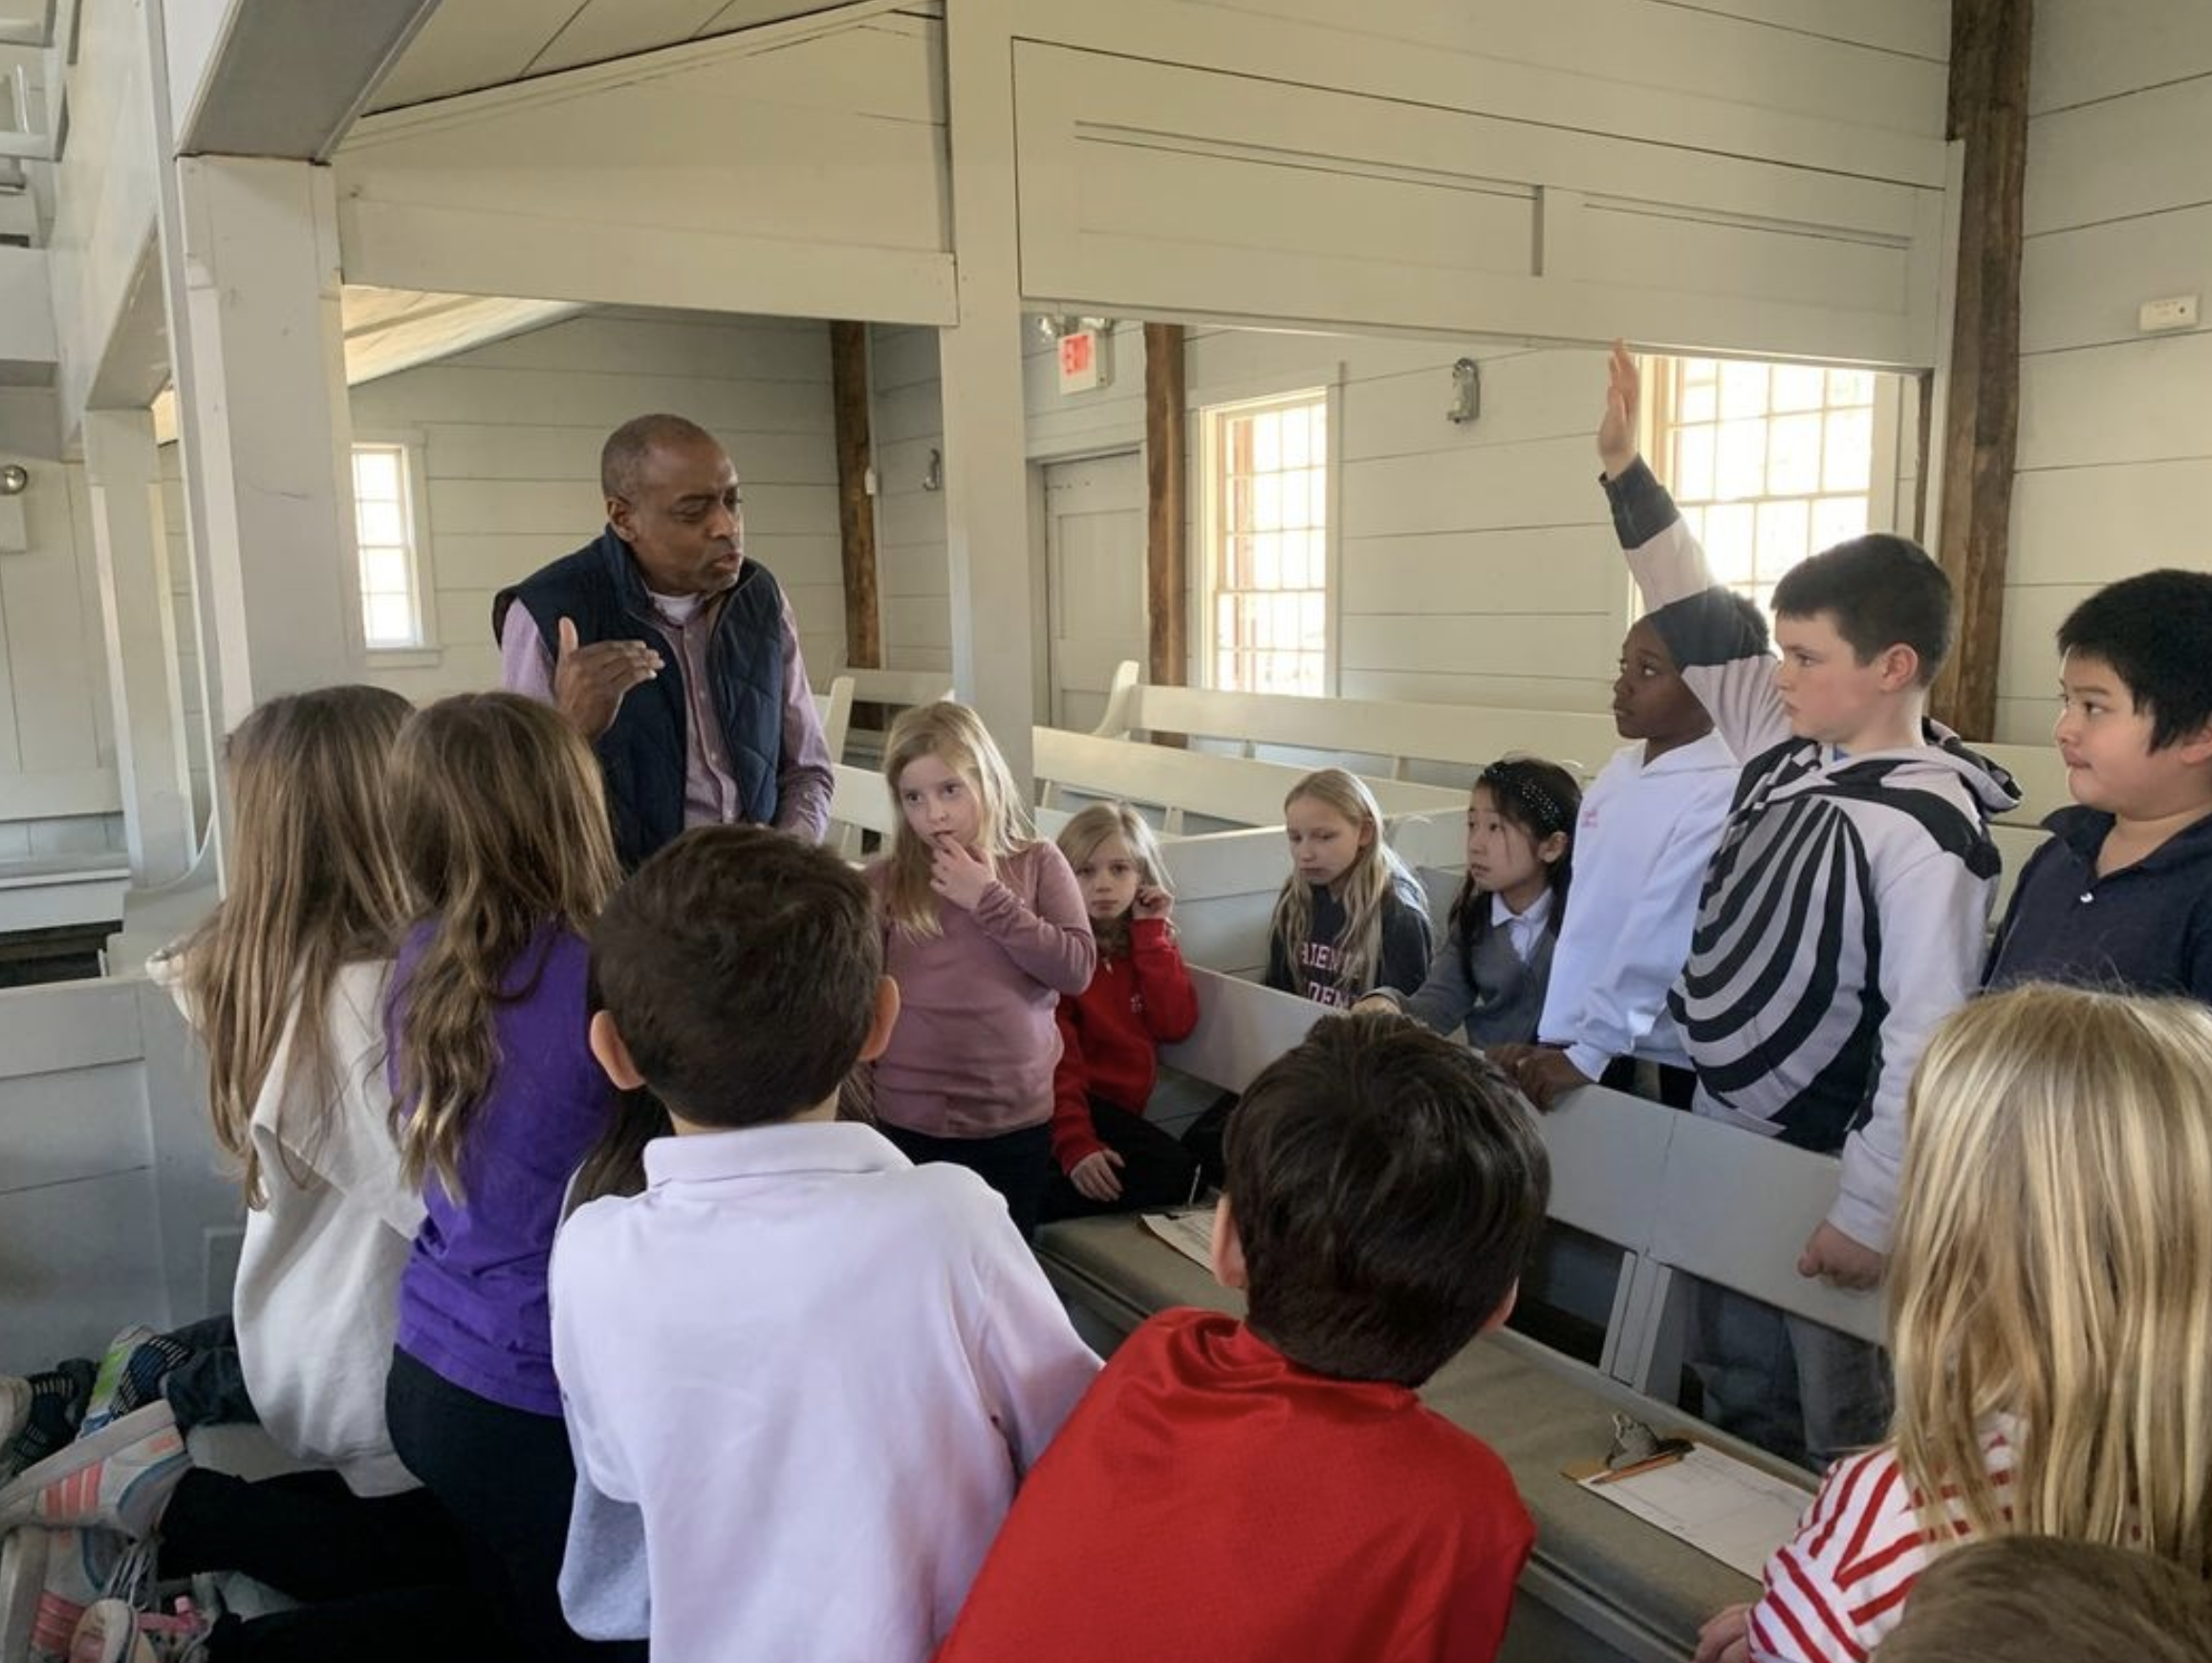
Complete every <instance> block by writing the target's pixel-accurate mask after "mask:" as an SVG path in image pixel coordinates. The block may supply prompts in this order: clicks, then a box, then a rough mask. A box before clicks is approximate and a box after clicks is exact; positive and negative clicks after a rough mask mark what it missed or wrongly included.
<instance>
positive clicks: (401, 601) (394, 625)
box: [366, 594, 415, 647]
mask: <svg viewBox="0 0 2212 1663" xmlns="http://www.w3.org/2000/svg"><path fill="white" fill-rule="evenodd" d="M366 633H367V636H368V642H369V645H371V646H373V647H383V646H401V647H405V646H412V645H414V643H415V609H414V607H413V606H411V605H410V604H408V600H407V597H406V596H405V595H403V594H373V595H371V596H370V597H369V602H368V616H367V620H366Z"/></svg>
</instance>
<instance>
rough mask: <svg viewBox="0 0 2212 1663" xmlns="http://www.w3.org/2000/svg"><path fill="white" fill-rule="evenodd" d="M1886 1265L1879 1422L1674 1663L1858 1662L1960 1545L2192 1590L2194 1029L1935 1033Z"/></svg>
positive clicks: (2034, 991) (2205, 1309)
mask: <svg viewBox="0 0 2212 1663" xmlns="http://www.w3.org/2000/svg"><path fill="white" fill-rule="evenodd" d="M1907 1124H1908V1131H1907V1138H1906V1147H1905V1167H1904V1184H1903V1189H1902V1192H1901V1200H1900V1203H1899V1206H1898V1227H1897V1241H1896V1247H1895V1250H1894V1252H1893V1253H1892V1256H1891V1262H1890V1314H1889V1333H1890V1351H1891V1354H1892V1356H1894V1357H1895V1359H1896V1362H1897V1387H1898V1411H1897V1419H1896V1422H1895V1424H1894V1426H1893V1427H1892V1429H1891V1434H1890V1437H1889V1440H1888V1441H1887V1442H1885V1443H1884V1444H1882V1445H1881V1446H1880V1447H1878V1448H1876V1449H1874V1450H1871V1451H1869V1452H1867V1453H1865V1454H1863V1455H1856V1456H1852V1457H1850V1458H1847V1459H1845V1460H1842V1461H1839V1462H1838V1463H1837V1464H1836V1465H1835V1466H1834V1468H1833V1469H1832V1470H1831V1471H1830V1473H1829V1475H1828V1478H1827V1480H1826V1482H1824V1483H1823V1484H1822V1486H1821V1489H1820V1493H1819V1495H1818V1496H1817V1497H1815V1498H1814V1500H1813V1502H1812V1505H1811V1509H1810V1510H1809V1511H1808V1512H1807V1513H1806V1516H1805V1522H1804V1523H1803V1524H1802V1525H1801V1526H1800V1527H1799V1529H1798V1533H1797V1536H1796V1538H1795V1540H1793V1541H1792V1542H1790V1543H1789V1545H1787V1546H1785V1547H1784V1548H1782V1550H1781V1551H1780V1552H1778V1553H1777V1554H1776V1555H1775V1556H1774V1558H1773V1559H1772V1560H1771V1561H1769V1562H1768V1564H1767V1576H1766V1583H1767V1591H1766V1593H1765V1595H1764V1596H1763V1597H1762V1598H1761V1599H1760V1601H1759V1603H1758V1604H1757V1605H1755V1606H1752V1607H1750V1608H1748V1609H1746V1608H1735V1609H1730V1610H1728V1611H1724V1612H1723V1613H1722V1614H1721V1615H1720V1616H1718V1617H1716V1618H1714V1620H1713V1621H1712V1622H1711V1623H1708V1624H1707V1625H1706V1627H1705V1631H1704V1634H1703V1636H1702V1642H1701V1645H1700V1647H1699V1652H1698V1656H1699V1658H1700V1660H1701V1663H1714V1660H1716V1659H1724V1660H1727V1663H1738V1660H1740V1659H1742V1658H1744V1657H1746V1655H1748V1656H1749V1657H1752V1658H1758V1659H1766V1660H1771V1663H1813V1660H1820V1663H1847V1660H1848V1663H1860V1660H1861V1659H1863V1658H1864V1657H1865V1656H1866V1655H1867V1653H1868V1652H1872V1651H1874V1650H1875V1649H1876V1647H1877V1646H1878V1645H1879V1644H1880V1643H1881V1641H1882V1639H1883V1637H1884V1636H1885V1635H1886V1634H1887V1633H1888V1632H1889V1631H1890V1630H1891V1629H1892V1628H1894V1627H1895V1626H1896V1625H1897V1623H1898V1619H1899V1618H1900V1616H1902V1615H1903V1614H1905V1613H1906V1611H1907V1610H1908V1609H1909V1603H1910V1597H1911V1594H1912V1591H1913V1587H1914V1583H1915V1581H1916V1579H1917V1578H1918V1577H1919V1574H1920V1573H1921V1571H1923V1570H1924V1569H1926V1568H1927V1567H1928V1566H1929V1565H1930V1564H1932V1563H1933V1562H1934V1561H1935V1560H1936V1559H1937V1558H1938V1557H1939V1556H1940V1555H1941V1554H1943V1553H1945V1552H1947V1551H1949V1550H1950V1549H1952V1548H1953V1547H1954V1546H1955V1545H1957V1544H1960V1543H1963V1542H1971V1541H1976V1540H1980V1539H1983V1538H1987V1537H1994V1536H2011V1535H2020V1536H2056V1537H2064V1538H2067V1539H2068V1540H2070V1541H2073V1542H2080V1543H2091V1544H2104V1545H2108V1546H2113V1547H2121V1548H2127V1549H2130V1550H2133V1551H2139V1552H2144V1553H2149V1554H2154V1555H2156V1556H2158V1558H2160V1559H2164V1560H2167V1561H2170V1562H2171V1563H2172V1564H2174V1565H2175V1566H2179V1568H2180V1569H2181V1570H2182V1571H2184V1572H2186V1573H2187V1574H2188V1575H2190V1576H2192V1577H2196V1578H2199V1579H2201V1578H2203V1577H2204V1576H2206V1575H2207V1573H2212V1453H2208V1452H2212V1388H2208V1384H2207V1371H2212V1358H2208V1356H2207V1352H2206V1349H2205V1343H2204V1342H2205V1336H2206V1335H2207V1334H2212V1011H2207V1010H2206V1009H2205V1008H2204V1007H2203V1006H2201V1005H2200V1004H2194V1003H2192V1002H2188V1001H2182V1000H2138V999H2129V998H2122V997H2119V996H2116V995H2113V994H2105V993H2089V992H2077V991H2073V990H2071V989H2065V988H2059V987H2052V986H2042V985H2029V986H2025V987H2021V988H2017V989H2015V990H2013V991H2011V992H2008V993H2001V994H1992V995H1989V996H1987V997H1985V998H1983V999H1980V1000H1977V1001H1976V1002H1974V1003H1973V1004H1969V1005H1967V1006H1965V1007H1964V1008H1963V1009H1962V1010H1960V1011H1959V1012H1957V1013H1956V1014H1955V1015H1953V1016H1952V1017H1951V1018H1950V1019H1949V1020H1948V1021H1947V1022H1945V1023H1944V1024H1943V1026H1941V1028H1939V1029H1938V1030H1937V1032H1936V1035H1935V1038H1934V1039H1933V1040H1932V1041H1931V1042H1930V1044H1929V1045H1928V1047H1927V1050H1926V1054H1925V1056H1924V1057H1923V1058H1922V1060H1921V1063H1920V1067H1919V1073H1918V1074H1917V1075H1916V1076H1915V1078H1914V1082H1913V1091H1912V1104H1911V1108H1910V1110H1909V1112H1908V1115H1907Z"/></svg>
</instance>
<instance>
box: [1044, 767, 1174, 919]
mask: <svg viewBox="0 0 2212 1663" xmlns="http://www.w3.org/2000/svg"><path fill="white" fill-rule="evenodd" d="M1109 837H1118V838H1120V839H1121V841H1122V843H1123V844H1124V845H1125V846H1126V847H1127V848H1128V850H1129V858H1130V859H1132V860H1134V861H1136V862H1137V871H1138V878H1137V881H1138V884H1139V886H1140V887H1142V888H1147V889H1162V890H1165V891H1167V893H1168V894H1170V895H1173V894H1174V893H1175V885H1173V884H1172V883H1170V882H1168V880H1167V862H1166V861H1165V860H1164V859H1162V858H1161V857H1160V839H1159V838H1157V837H1155V836H1154V835H1153V834H1152V828H1151V827H1150V826H1147V825H1146V824H1145V823H1144V816H1143V815H1141V814H1139V812H1138V811H1137V810H1135V809H1132V808H1131V807H1130V806H1129V805H1128V804H1127V803H1093V804H1092V805H1091V806H1090V807H1089V808H1087V809H1084V810H1080V811H1079V812H1078V813H1076V814H1075V816H1074V817H1073V819H1071V820H1070V821H1069V822H1068V823H1067V824H1066V825H1065V826H1063V827H1061V828H1060V835H1059V836H1058V837H1057V838H1055V839H1054V841H1055V842H1057V843H1058V844H1059V846H1060V853H1062V854H1065V855H1066V856H1067V857H1068V866H1069V868H1070V870H1071V871H1072V870H1073V869H1074V868H1076V867H1079V866H1081V865H1082V864H1083V863H1084V862H1085V861H1086V860H1089V859H1090V858H1091V857H1092V855H1094V854H1095V853H1097V852H1098V846H1099V845H1100V844H1101V843H1103V842H1105V841H1106V839H1107V838H1109ZM1091 933H1092V934H1093V935H1094V936H1095V937H1097V939H1098V951H1099V952H1100V953H1101V954H1102V955H1106V956H1108V957H1111V956H1112V955H1114V954H1117V953H1120V952H1124V951H1126V950H1127V948H1128V946H1129V914H1128V913H1127V912H1124V913H1123V914H1122V915H1121V916H1120V917H1119V918H1109V919H1107V920H1105V921H1103V922H1101V921H1100V920H1099V919H1097V918H1093V919H1092V920H1091Z"/></svg>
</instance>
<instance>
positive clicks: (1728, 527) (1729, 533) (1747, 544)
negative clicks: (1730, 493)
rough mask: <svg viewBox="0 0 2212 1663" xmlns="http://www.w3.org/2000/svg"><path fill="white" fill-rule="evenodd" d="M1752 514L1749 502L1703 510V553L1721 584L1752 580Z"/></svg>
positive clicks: (1721, 505) (1726, 504)
mask: <svg viewBox="0 0 2212 1663" xmlns="http://www.w3.org/2000/svg"><path fill="white" fill-rule="evenodd" d="M1751 516H1752V508H1751V505H1750V504H1748V503H1724V504H1718V505H1716V506H1714V507H1713V508H1707V509H1706V510H1705V555H1706V558H1708V559H1709V560H1711V562H1712V564H1713V575H1714V576H1715V577H1717V578H1719V579H1720V580H1721V581H1722V582H1723V583H1748V582H1749V581H1750V580H1751V550H1752V534H1753V522H1752V517H1751Z"/></svg>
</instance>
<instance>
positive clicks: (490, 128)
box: [336, 13, 955, 322]
mask: <svg viewBox="0 0 2212 1663" xmlns="http://www.w3.org/2000/svg"><path fill="white" fill-rule="evenodd" d="M433 27H435V25H433ZM942 34H943V26H942V25H941V24H940V23H938V22H937V21H936V20H934V19H929V18H924V17H910V16H901V15H899V14H896V13H887V14H882V15H878V16H873V17H869V18H866V19H864V20H862V21H859V22H857V23H852V24H849V25H845V26H840V27H833V28H825V29H814V30H812V31H809V30H804V29H799V30H795V31H794V30H766V31H760V32H753V33H748V34H743V35H736V36H731V37H728V38H726V39H722V40H716V41H708V42H704V43H700V44H697V45H690V46H683V47H676V48H672V49H669V50H667V51H664V52H660V53H655V54H649V55H646V56H642V57H636V58H627V59H622V60H618V61H617V62H615V63H612V64H606V65H599V66H595V67H590V68H582V69H575V70H569V71H565V72H562V73H560V74H556V75H553V76H545V77H543V78H541V79H537V80H533V81H531V82H529V83H527V84H524V85H520V86H515V87H507V88H497V89H494V90H491V91H488V92H482V93H473V94H469V95H466V96H465V97H458V98H452V99H447V100H443V101H440V102H437V103H432V104H426V105H423V106H422V107H420V108H417V109H411V110H401V111H395V112H393V113H391V114H387V115H380V116H371V117H368V118H366V119H363V120H362V121H361V122H359V123H358V125H357V126H356V127H355V129H354V130H353V132H352V133H351V134H350V135H349V136H348V137H347V139H346V141H345V143H344V144H343V145H342V146H341V147H340V148H339V151H338V153H337V156H336V167H337V171H338V178H339V183H340V194H341V199H342V206H341V210H340V234H341V237H342V240H343V245H344V253H345V264H346V272H347V275H348V277H349V278H350V279H352V280H354V281H357V282H364V283H379V284H384V285H387V286H390V287H394V288H413V289H432V290H456V291H459V292H469V293H510V294H532V295H537V296H541V297H545V298H550V299H561V300H584V301H619V302H624V303H628V304H642V305H669V306H694V307H713V306H723V307H730V308H742V309H744V310H747V311H751V312H763V313H786V314H792V315H798V316H813V317H822V316H833V317H880V318H889V319H903V320H924V319H925V320H928V321H931V322H950V321H952V319H953V317H954V315H955V311H954V306H953V295H952V261H951V243H950V231H949V216H950V201H949V195H948V189H947V174H946V152H945V126H944V112H943V100H942V96H941V94H940V92H939V90H938V77H939V68H938V64H939V54H940V51H941V42H942ZM647 245H649V246H650V248H651V250H652V255H651V257H650V258H640V252H639V250H640V247H641V246H647Z"/></svg>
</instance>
